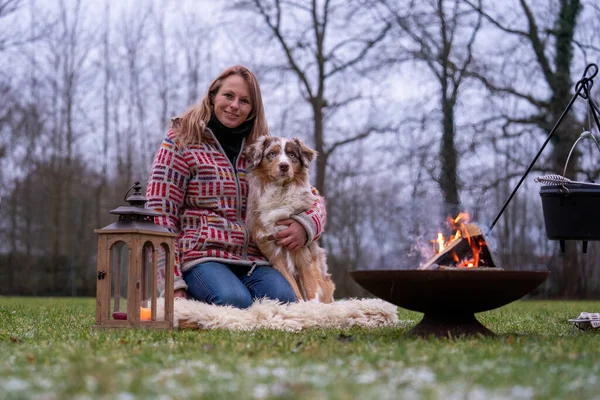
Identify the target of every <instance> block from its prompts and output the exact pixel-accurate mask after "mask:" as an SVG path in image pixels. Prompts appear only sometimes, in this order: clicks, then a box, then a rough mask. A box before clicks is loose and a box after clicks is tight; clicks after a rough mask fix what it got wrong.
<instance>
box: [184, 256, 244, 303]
mask: <svg viewBox="0 0 600 400" xmlns="http://www.w3.org/2000/svg"><path fill="white" fill-rule="evenodd" d="M183 279H184V280H185V282H186V284H187V285H188V289H187V292H188V295H189V296H191V297H193V298H194V299H196V300H199V301H203V302H205V303H209V304H216V305H220V306H224V305H228V306H233V307H238V308H248V307H250V305H251V304H252V296H251V294H250V292H249V291H248V289H247V288H246V287H245V286H244V284H243V283H242V282H241V281H240V280H239V279H238V278H237V277H236V276H235V274H234V273H232V272H231V271H230V270H229V268H228V267H227V266H226V265H223V264H221V263H215V262H209V263H203V264H198V265H196V266H194V267H192V268H191V269H190V270H189V271H186V272H184V274H183Z"/></svg>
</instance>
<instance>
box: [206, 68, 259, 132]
mask: <svg viewBox="0 0 600 400" xmlns="http://www.w3.org/2000/svg"><path fill="white" fill-rule="evenodd" d="M214 110H215V116H216V117H217V119H218V120H219V121H220V122H221V123H222V124H223V125H225V126H226V127H228V128H235V127H237V126H240V125H241V124H242V122H244V121H246V119H247V118H248V114H250V112H251V111H252V104H250V90H249V89H248V84H247V83H246V81H245V80H244V79H243V78H242V77H241V76H239V75H230V76H228V77H227V78H225V79H224V80H223V84H222V85H221V88H220V89H219V91H218V92H217V94H216V95H215V99H214Z"/></svg>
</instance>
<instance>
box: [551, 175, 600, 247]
mask: <svg viewBox="0 0 600 400" xmlns="http://www.w3.org/2000/svg"><path fill="white" fill-rule="evenodd" d="M540 196H541V197H542V208H543V211H544V222H545V224H546V236H548V239H550V240H561V241H564V240H583V241H588V240H600V185H586V184H584V183H566V184H564V185H548V186H542V188H541V189H540Z"/></svg>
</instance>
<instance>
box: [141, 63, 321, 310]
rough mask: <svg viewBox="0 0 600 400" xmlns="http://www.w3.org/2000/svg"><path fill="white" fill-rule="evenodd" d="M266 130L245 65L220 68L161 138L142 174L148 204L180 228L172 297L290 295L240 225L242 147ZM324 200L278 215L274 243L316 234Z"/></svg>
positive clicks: (235, 300)
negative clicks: (146, 171)
mask: <svg viewBox="0 0 600 400" xmlns="http://www.w3.org/2000/svg"><path fill="white" fill-rule="evenodd" d="M264 135H269V132H268V128H267V123H266V120H265V113H264V107H263V102H262V97H261V92H260V87H259V85H258V81H257V79H256V77H255V76H254V74H253V73H252V72H251V71H250V70H248V68H246V67H244V66H240V65H238V66H233V67H230V68H227V69H226V70H224V71H223V72H222V73H221V74H220V75H219V76H218V77H217V78H216V79H215V80H214V81H213V82H212V83H211V84H210V86H209V89H208V91H207V93H206V95H205V96H204V97H203V99H202V101H201V102H200V104H198V105H196V106H193V107H192V108H190V109H189V110H188V111H187V112H186V113H185V114H183V116H181V117H180V118H175V119H174V120H173V126H172V128H171V130H170V131H169V133H168V135H167V137H166V138H165V139H164V140H163V142H162V144H161V146H160V148H159V150H158V152H157V154H156V157H155V159H154V162H153V164H152V171H151V173H150V177H149V180H148V186H147V193H146V197H147V198H148V203H147V207H150V208H152V209H154V210H156V211H158V212H160V213H161V214H162V215H161V216H160V217H157V218H156V222H157V223H158V224H160V225H163V226H166V227H167V228H169V229H171V230H172V231H173V232H176V233H178V234H179V236H178V238H177V245H176V249H175V297H188V298H193V299H196V300H200V301H204V302H206V303H210V304H217V305H231V306H235V307H239V308H246V307H249V306H250V305H251V304H252V301H253V300H254V299H257V298H264V297H266V298H270V299H275V300H279V301H281V302H283V303H287V302H293V301H296V296H295V294H294V291H293V290H292V288H291V286H290V284H289V283H288V282H287V280H286V279H285V278H284V277H283V276H282V275H281V274H280V273H279V272H278V271H277V270H275V269H274V268H272V267H271V266H270V264H269V262H268V261H267V259H266V258H265V257H264V255H263V254H261V252H260V250H259V249H258V247H257V246H256V244H255V243H254V241H253V239H252V238H251V237H250V235H249V233H248V230H247V228H246V224H245V219H246V215H245V214H246V200H247V194H248V187H247V184H246V168H247V166H248V164H249V163H248V161H247V160H246V158H245V157H244V155H243V151H244V148H245V146H246V145H248V144H251V143H252V142H254V141H255V140H256V139H257V138H258V137H260V136H264ZM325 218H326V212H325V204H324V201H323V199H322V198H320V201H319V202H318V204H316V205H315V206H314V207H313V208H312V209H310V210H306V211H305V212H302V213H300V214H297V215H294V216H292V218H290V219H285V220H282V221H279V224H281V225H285V226H287V228H285V229H283V230H282V231H280V232H279V233H278V234H277V235H276V236H275V238H274V239H275V240H276V242H277V243H278V244H279V245H281V246H286V247H287V248H289V249H291V250H295V249H299V248H300V247H304V246H307V245H310V243H312V242H313V241H315V240H317V239H318V238H319V237H320V235H321V233H322V229H323V226H324V225H325Z"/></svg>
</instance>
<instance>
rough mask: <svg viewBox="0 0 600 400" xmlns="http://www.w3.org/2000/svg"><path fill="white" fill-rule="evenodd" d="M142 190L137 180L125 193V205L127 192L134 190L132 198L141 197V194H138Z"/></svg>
mask: <svg viewBox="0 0 600 400" xmlns="http://www.w3.org/2000/svg"><path fill="white" fill-rule="evenodd" d="M141 188H142V185H141V184H140V181H139V180H137V181H135V183H134V184H133V186H132V187H130V188H129V189H128V190H127V192H126V193H125V197H123V201H124V202H126V203H127V199H128V198H129V197H128V194H129V192H131V189H135V191H134V192H133V195H132V196H141V194H142V192H140V189H141Z"/></svg>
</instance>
